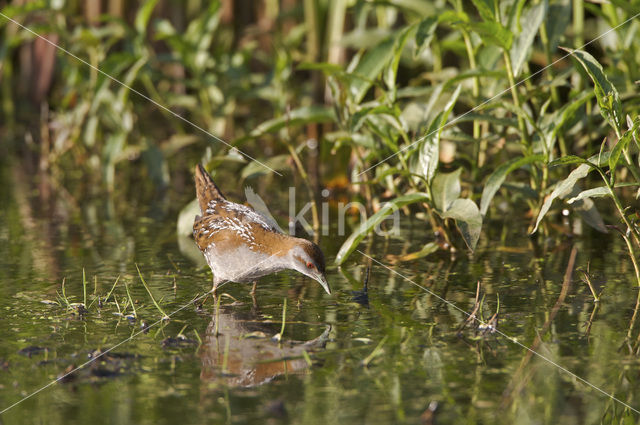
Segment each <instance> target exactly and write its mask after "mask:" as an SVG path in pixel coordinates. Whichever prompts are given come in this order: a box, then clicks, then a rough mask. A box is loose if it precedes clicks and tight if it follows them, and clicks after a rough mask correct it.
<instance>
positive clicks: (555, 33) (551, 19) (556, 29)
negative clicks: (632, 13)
mask: <svg viewBox="0 0 640 425" xmlns="http://www.w3.org/2000/svg"><path fill="white" fill-rule="evenodd" d="M623 1H626V0H623ZM569 22H571V0H556V1H554V2H552V3H551V4H550V5H549V13H547V19H546V20H545V25H546V27H547V36H548V38H549V49H550V50H551V51H552V52H554V51H555V50H556V49H557V47H558V43H559V42H560V38H561V37H562V36H563V35H564V33H565V31H566V30H567V27H568V26H569Z"/></svg>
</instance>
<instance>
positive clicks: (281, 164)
mask: <svg viewBox="0 0 640 425" xmlns="http://www.w3.org/2000/svg"><path fill="white" fill-rule="evenodd" d="M288 160H289V155H276V156H272V157H270V158H268V159H265V160H262V161H260V162H262V164H261V163H259V162H256V161H251V162H249V163H248V164H247V165H246V166H245V167H244V168H243V169H242V172H241V173H240V177H241V178H242V179H243V180H244V179H247V178H249V177H253V176H257V175H261V174H270V173H271V170H269V168H270V169H272V170H276V171H282V170H286V169H288V168H289V163H288ZM265 165H266V166H267V167H269V168H266V167H265Z"/></svg>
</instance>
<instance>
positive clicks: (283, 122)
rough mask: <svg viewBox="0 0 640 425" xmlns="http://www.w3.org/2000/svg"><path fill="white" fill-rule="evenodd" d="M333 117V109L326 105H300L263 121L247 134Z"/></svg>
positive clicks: (323, 120) (329, 120)
mask: <svg viewBox="0 0 640 425" xmlns="http://www.w3.org/2000/svg"><path fill="white" fill-rule="evenodd" d="M335 119H336V116H335V111H334V109H333V108H330V107H328V106H318V105H312V106H302V107H300V108H297V109H294V110H292V111H290V112H289V113H288V114H285V115H283V116H281V117H278V118H274V119H271V120H268V121H265V122H263V123H262V124H260V125H258V126H257V127H256V128H254V129H253V130H252V131H251V133H249V136H250V137H258V136H261V135H263V134H265V133H270V132H273V131H277V130H280V129H281V128H283V127H285V126H287V125H291V126H296V125H301V124H306V123H309V122H314V123H319V122H331V121H335Z"/></svg>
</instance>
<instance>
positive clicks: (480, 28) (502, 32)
mask: <svg viewBox="0 0 640 425" xmlns="http://www.w3.org/2000/svg"><path fill="white" fill-rule="evenodd" d="M469 25H470V26H471V29H472V30H473V31H475V32H477V33H478V34H479V35H480V36H481V37H482V40H483V41H484V42H489V43H490V44H495V45H497V46H500V47H502V48H503V49H505V50H509V49H510V48H511V45H512V44H513V33H512V32H511V31H509V30H508V29H507V28H505V27H504V26H502V25H501V24H500V23H498V22H488V21H487V22H472V23H471V24H469Z"/></svg>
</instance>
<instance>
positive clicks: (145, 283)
mask: <svg viewBox="0 0 640 425" xmlns="http://www.w3.org/2000/svg"><path fill="white" fill-rule="evenodd" d="M136 269H137V270H138V276H140V280H141V281H142V285H143V286H144V289H146V290H147V293H148V294H149V296H150V297H151V301H153V304H154V305H155V306H156V308H157V309H158V311H159V312H160V314H162V320H169V316H167V314H166V313H165V312H164V310H162V307H160V304H158V302H157V301H156V299H155V298H154V296H153V294H152V293H151V290H150V289H149V287H148V286H147V282H145V281H144V277H142V273H141V272H140V268H139V267H138V265H137V264H136Z"/></svg>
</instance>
